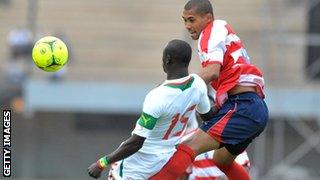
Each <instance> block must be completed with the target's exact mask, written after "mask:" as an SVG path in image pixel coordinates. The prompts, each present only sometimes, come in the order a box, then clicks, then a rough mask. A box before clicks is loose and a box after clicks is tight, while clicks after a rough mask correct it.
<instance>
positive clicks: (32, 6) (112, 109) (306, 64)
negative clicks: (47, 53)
mask: <svg viewBox="0 0 320 180" xmlns="http://www.w3.org/2000/svg"><path fill="white" fill-rule="evenodd" d="M212 3H213V6H214V12H215V16H216V18H221V19H225V20H227V21H228V22H229V23H230V24H231V25H232V26H233V28H234V29H235V31H236V32H237V33H238V35H239V36H240V38H241V39H242V41H243V42H244V45H245V46H246V48H247V51H248V53H249V55H250V56H251V60H252V62H253V63H254V64H257V65H258V66H259V67H261V68H262V69H263V71H264V74H265V79H266V91H267V99H266V100H267V103H268V105H269V108H270V122H269V124H268V127H267V129H266V130H265V132H264V133H263V134H262V135H261V136H260V137H258V138H257V140H256V141H255V143H253V144H252V145H251V146H250V147H249V149H248V152H249V157H250V158H251V164H252V169H251V175H252V177H253V179H277V180H282V179H285V180H286V179H288V180H295V179H296V180H302V179H303V180H304V179H319V178H320V172H319V162H320V155H319V154H320V128H319V126H320V21H319V19H320V0H255V1H248V0H238V1H232V0H224V1H212ZM184 4H185V1H183V0H152V1H151V0H134V1H133V0H105V1H103V0H90V1H88V0H67V1H64V0H55V1H52V0H0V27H1V28H0V54H1V56H0V105H1V109H12V110H13V112H14V115H13V117H12V118H13V120H12V124H13V125H12V126H13V127H12V140H13V147H12V151H13V152H12V157H13V172H12V175H13V176H12V177H13V178H15V179H88V176H87V172H86V169H87V166H88V165H89V164H91V163H92V162H93V161H95V160H96V158H97V157H100V156H101V155H103V154H104V153H106V152H111V151H112V150H113V149H114V148H116V147H117V146H118V145H119V143H120V142H121V141H123V140H125V139H126V138H127V137H128V136H129V135H130V134H129V133H130V132H131V130H132V128H133V125H134V123H135V121H136V119H137V117H138V116H139V113H140V110H141V107H142V103H143V99H144V95H145V94H146V93H147V92H148V91H149V90H150V89H151V88H152V87H154V86H156V85H157V84H158V83H160V82H161V81H162V80H163V79H164V78H165V75H164V73H163V72H162V68H161V66H160V65H161V55H162V48H163V47H164V46H165V44H166V43H167V42H168V41H169V40H171V39H174V38H178V39H184V40H187V41H188V42H190V44H192V45H193V46H194V49H196V48H195V42H193V41H192V40H191V39H190V38H189V37H188V35H187V33H186V31H185V30H184V27H183V22H182V20H181V13H182V9H183V5H184ZM45 35H54V36H57V37H60V38H61V39H63V40H64V41H65V42H66V43H67V45H68V47H69V48H70V52H71V57H70V59H69V60H70V61H69V64H68V65H67V67H66V68H65V69H64V70H63V71H61V72H59V73H54V74H52V73H51V74H49V73H45V72H43V71H41V70H39V69H37V68H36V67H35V66H34V65H33V64H32V60H31V50H30V48H32V44H33V42H34V41H36V40H37V39H39V38H40V37H42V36H45ZM199 69H200V64H199V61H198V59H197V55H196V52H195V51H194V57H193V60H192V64H191V72H198V71H199Z"/></svg>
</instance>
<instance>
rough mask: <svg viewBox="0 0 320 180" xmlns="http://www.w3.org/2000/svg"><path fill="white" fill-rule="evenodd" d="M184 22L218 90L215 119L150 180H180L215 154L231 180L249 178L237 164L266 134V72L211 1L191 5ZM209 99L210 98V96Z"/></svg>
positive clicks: (205, 71)
mask: <svg viewBox="0 0 320 180" xmlns="http://www.w3.org/2000/svg"><path fill="white" fill-rule="evenodd" d="M182 18H183V20H184V23H185V28H186V29H187V30H188V32H189V33H190V36H191V38H192V39H194V40H198V53H199V57H200V61H201V64H202V71H201V72H200V73H199V75H200V77H201V78H202V79H203V80H204V81H205V82H206V84H208V85H209V89H210V90H215V91H216V95H215V106H214V112H216V114H215V116H214V117H213V118H212V119H210V120H209V121H205V122H204V123H203V124H202V125H201V126H200V130H198V131H197V132H196V133H195V134H194V135H193V136H192V138H191V140H190V141H187V142H184V143H182V144H180V145H179V146H178V147H177V151H176V152H175V153H174V156H173V157H172V158H171V159H170V160H169V161H168V163H167V164H166V165H165V166H164V167H163V168H162V170H161V171H160V172H159V173H157V174H156V175H155V176H153V178H151V179H166V180H171V179H172V180H176V179H177V177H180V176H181V175H182V174H183V173H184V172H185V170H186V168H187V167H188V166H189V165H190V164H191V163H192V162H193V160H194V158H195V156H196V155H199V154H201V153H204V152H207V151H210V150H213V149H216V151H215V153H214V157H213V160H214V163H215V164H216V165H217V167H219V169H220V170H222V171H223V172H224V173H225V174H226V175H227V176H228V178H229V179H230V180H247V179H250V177H249V174H248V173H247V171H246V170H245V169H244V168H243V167H242V166H240V165H238V164H237V163H234V159H235V158H236V156H237V155H238V154H240V153H241V152H243V151H244V150H245V149H246V148H247V146H248V145H249V144H250V143H251V142H252V140H253V139H254V138H256V137H257V136H258V135H259V134H260V133H261V132H263V130H264V128H265V126H266V123H267V120H268V108H267V106H266V104H265V102H264V92H263V88H264V79H263V76H262V72H261V71H260V70H259V69H258V68H257V67H256V66H254V65H253V64H251V63H250V59H249V57H248V55H247V53H246V50H245V48H244V46H243V44H242V42H241V40H240V38H239V37H238V36H237V35H236V33H235V32H234V30H233V29H232V28H231V26H230V25H229V24H228V23H227V22H226V21H223V20H218V19H215V18H214V15H213V8H212V5H211V3H210V1H209V0H189V1H188V2H187V3H186V4H185V6H184V11H183V15H182ZM209 94H211V93H210V92H209Z"/></svg>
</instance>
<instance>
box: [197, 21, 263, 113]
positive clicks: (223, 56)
mask: <svg viewBox="0 0 320 180" xmlns="http://www.w3.org/2000/svg"><path fill="white" fill-rule="evenodd" d="M198 54H199V57H200V61H201V64H202V67H206V66H207V65H209V64H213V63H219V64H221V69H220V75H219V78H218V79H217V80H214V81H212V82H211V83H210V84H211V86H212V87H213V89H214V90H216V104H217V105H218V106H219V107H220V106H221V105H222V104H223V103H224V102H225V101H226V100H227V98H228V94H227V93H228V91H229V90H230V89H232V88H233V87H234V86H236V85H242V86H255V87H256V88H257V92H258V94H259V95H260V96H261V97H263V98H264V93H263V88H264V79H263V76H262V72H261V71H260V70H259V69H258V68H257V67H256V66H254V65H252V64H250V58H249V56H248V54H247V52H246V50H245V49H244V47H243V44H242V42H241V40H240V39H239V37H238V36H237V35H236V34H235V32H234V31H233V30H232V28H231V26H230V25H229V24H227V22H226V21H223V20H214V21H213V22H211V23H210V24H208V25H207V27H206V28H205V29H204V30H203V31H202V32H201V34H200V37H199V41H198Z"/></svg>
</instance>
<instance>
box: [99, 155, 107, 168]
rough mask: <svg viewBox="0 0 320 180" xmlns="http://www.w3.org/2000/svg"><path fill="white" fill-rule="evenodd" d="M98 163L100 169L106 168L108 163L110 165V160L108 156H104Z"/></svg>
mask: <svg viewBox="0 0 320 180" xmlns="http://www.w3.org/2000/svg"><path fill="white" fill-rule="evenodd" d="M97 164H98V166H99V168H100V169H105V168H106V167H107V166H108V165H109V162H108V160H107V157H106V156H104V157H102V158H100V159H99V160H98V161H97Z"/></svg>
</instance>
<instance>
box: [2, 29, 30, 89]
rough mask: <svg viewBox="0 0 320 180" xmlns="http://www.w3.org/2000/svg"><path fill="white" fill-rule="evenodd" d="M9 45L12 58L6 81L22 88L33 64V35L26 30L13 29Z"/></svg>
mask: <svg viewBox="0 0 320 180" xmlns="http://www.w3.org/2000/svg"><path fill="white" fill-rule="evenodd" d="M7 43H8V46H9V53H10V57H9V62H8V63H9V66H8V68H6V79H7V81H8V83H10V84H15V85H18V86H20V85H21V83H22V82H23V81H24V79H25V78H26V77H27V76H28V74H29V69H30V68H29V67H30V65H31V64H32V61H31V51H32V46H33V37H32V33H31V31H30V30H29V29H26V28H17V29H13V30H11V31H10V32H9V34H8V37H7Z"/></svg>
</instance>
